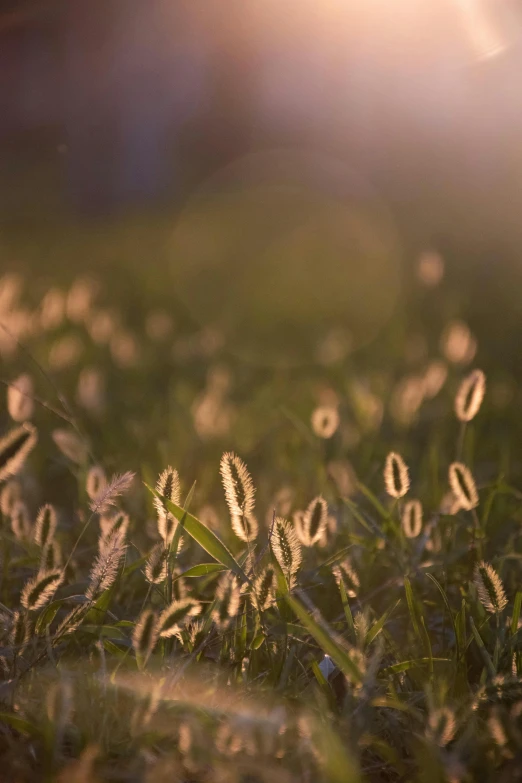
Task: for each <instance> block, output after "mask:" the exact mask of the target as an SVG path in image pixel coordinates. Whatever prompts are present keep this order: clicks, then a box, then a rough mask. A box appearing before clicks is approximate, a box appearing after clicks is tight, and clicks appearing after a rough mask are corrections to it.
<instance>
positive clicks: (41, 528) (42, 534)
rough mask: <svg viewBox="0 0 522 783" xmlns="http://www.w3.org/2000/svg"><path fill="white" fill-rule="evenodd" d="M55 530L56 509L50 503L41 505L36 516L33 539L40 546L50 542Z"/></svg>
mask: <svg viewBox="0 0 522 783" xmlns="http://www.w3.org/2000/svg"><path fill="white" fill-rule="evenodd" d="M55 532H56V511H55V510H54V507H53V506H51V504H50V503H47V504H46V505H45V506H42V508H41V509H40V511H39V512H38V516H37V517H36V524H35V526H34V540H35V542H36V543H37V544H38V546H41V547H42V548H43V547H45V546H47V545H48V544H50V543H51V541H52V540H53V538H54V534H55Z"/></svg>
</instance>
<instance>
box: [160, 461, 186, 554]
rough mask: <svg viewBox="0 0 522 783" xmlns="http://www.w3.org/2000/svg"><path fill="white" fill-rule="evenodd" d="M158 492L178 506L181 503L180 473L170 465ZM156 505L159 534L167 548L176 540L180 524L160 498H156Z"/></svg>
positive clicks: (161, 475) (163, 474) (162, 476)
mask: <svg viewBox="0 0 522 783" xmlns="http://www.w3.org/2000/svg"><path fill="white" fill-rule="evenodd" d="M156 492H159V494H160V495H163V496H164V497H165V498H167V500H171V501H172V502H173V503H175V504H176V506H179V504H180V502H181V486H180V481H179V474H178V471H177V470H174V468H172V467H171V466H170V465H169V466H168V467H167V468H165V470H164V471H163V473H161V474H160V476H159V478H158V480H157V482H156ZM154 505H155V507H156V511H157V514H158V533H159V534H160V536H161V537H162V539H163V541H164V543H165V547H168V546H170V544H171V542H172V539H173V538H174V534H175V532H176V527H177V525H178V522H177V520H176V518H175V517H174V516H173V515H172V514H171V513H170V511H166V509H165V507H164V505H163V502H162V501H161V500H160V498H157V497H155V498H154Z"/></svg>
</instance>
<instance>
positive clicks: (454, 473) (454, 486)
mask: <svg viewBox="0 0 522 783" xmlns="http://www.w3.org/2000/svg"><path fill="white" fill-rule="evenodd" d="M448 477H449V484H450V487H451V491H452V492H453V494H454V495H455V498H456V499H457V501H458V503H459V505H460V507H461V508H463V509H465V511H471V510H472V509H474V508H476V507H477V506H478V502H479V497H478V492H477V487H476V484H475V480H474V478H473V476H472V475H471V471H470V470H469V468H467V467H466V466H465V465H463V464H462V462H453V463H452V464H451V465H450V467H449V474H448Z"/></svg>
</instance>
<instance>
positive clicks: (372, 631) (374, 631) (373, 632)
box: [365, 598, 402, 644]
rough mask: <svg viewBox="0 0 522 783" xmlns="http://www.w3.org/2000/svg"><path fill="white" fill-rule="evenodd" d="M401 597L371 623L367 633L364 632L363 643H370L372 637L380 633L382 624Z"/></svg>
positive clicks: (397, 604)
mask: <svg viewBox="0 0 522 783" xmlns="http://www.w3.org/2000/svg"><path fill="white" fill-rule="evenodd" d="M401 600H402V599H401V598H399V600H398V601H397V602H396V603H395V605H394V606H392V607H391V609H387V610H386V611H385V612H384V614H383V615H382V616H381V617H380V618H379V619H378V620H377V621H376V622H375V623H374V624H373V625H372V627H371V628H370V630H369V631H368V633H367V634H366V639H365V643H366V644H371V643H372V642H373V640H374V639H376V638H377V636H378V635H379V634H380V632H381V631H382V629H383V628H384V624H385V622H386V621H387V619H388V618H389V617H390V615H391V614H392V613H393V612H394V611H395V610H396V609H397V607H398V606H399V604H400V602H401Z"/></svg>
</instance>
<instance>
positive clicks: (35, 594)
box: [20, 571, 63, 612]
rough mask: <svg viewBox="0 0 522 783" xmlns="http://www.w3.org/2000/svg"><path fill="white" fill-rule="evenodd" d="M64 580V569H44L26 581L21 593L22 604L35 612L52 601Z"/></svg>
mask: <svg viewBox="0 0 522 783" xmlns="http://www.w3.org/2000/svg"><path fill="white" fill-rule="evenodd" d="M62 580H63V572H62V571H43V572H40V573H39V574H37V575H36V576H35V577H34V578H33V579H30V580H29V582H27V583H26V585H25V587H24V589H23V590H22V595H21V599H20V601H21V604H22V606H23V607H24V608H25V609H27V611H29V612H34V611H35V610H36V609H40V608H41V607H42V606H45V604H46V603H47V602H48V601H50V599H51V598H52V596H53V595H54V594H55V592H56V590H57V589H58V587H59V586H60V584H61V583H62Z"/></svg>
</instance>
